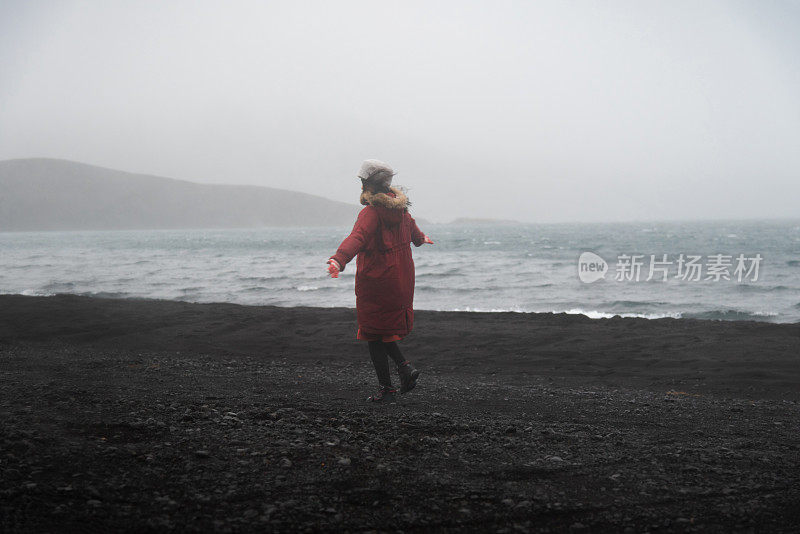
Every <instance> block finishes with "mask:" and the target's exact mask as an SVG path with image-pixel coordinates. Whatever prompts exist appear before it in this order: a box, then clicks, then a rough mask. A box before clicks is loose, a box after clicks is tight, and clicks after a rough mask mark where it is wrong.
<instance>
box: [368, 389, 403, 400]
mask: <svg viewBox="0 0 800 534" xmlns="http://www.w3.org/2000/svg"><path fill="white" fill-rule="evenodd" d="M396 393H397V390H396V389H395V388H393V387H391V386H388V387H387V386H381V389H380V390H379V391H378V392H377V393H376V394H375V395H370V396H369V397H367V400H368V401H369V402H394V401H395V400H396V399H395V394H396Z"/></svg>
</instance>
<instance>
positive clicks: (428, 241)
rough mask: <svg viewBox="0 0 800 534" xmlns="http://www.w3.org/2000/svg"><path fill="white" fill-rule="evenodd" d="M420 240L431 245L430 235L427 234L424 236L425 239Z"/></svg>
mask: <svg viewBox="0 0 800 534" xmlns="http://www.w3.org/2000/svg"><path fill="white" fill-rule="evenodd" d="M422 242H423V243H427V244H429V245H433V240H432V239H431V238H430V237H428V236H425V240H424V241H422Z"/></svg>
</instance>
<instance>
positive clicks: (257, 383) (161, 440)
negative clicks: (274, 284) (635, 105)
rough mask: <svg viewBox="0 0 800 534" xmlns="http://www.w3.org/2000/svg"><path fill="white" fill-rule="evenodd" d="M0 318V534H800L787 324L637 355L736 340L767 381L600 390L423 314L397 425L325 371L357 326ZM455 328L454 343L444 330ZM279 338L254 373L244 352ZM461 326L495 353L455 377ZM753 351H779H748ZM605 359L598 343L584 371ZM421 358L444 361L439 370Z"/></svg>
mask: <svg viewBox="0 0 800 534" xmlns="http://www.w3.org/2000/svg"><path fill="white" fill-rule="evenodd" d="M0 303H1V304H2V305H3V306H2V309H1V310H0V362H2V365H1V369H2V371H1V373H2V382H0V422H1V423H2V424H1V425H0V445H1V446H0V469H2V473H3V476H2V482H0V530H2V531H5V532H42V531H44V532H49V531H109V530H113V531H131V532H133V531H136V532H142V531H153V532H155V531H158V532H163V531H203V532H206V531H217V532H247V531H262V532H263V531H269V532H304V531H305V532H366V531H404V532H429V531H436V532H487V531H488V532H793V531H796V527H797V525H798V524H800V512H799V511H798V510H800V507H798V503H800V483H799V482H800V444H799V443H798V441H797V439H796V436H797V431H798V429H799V428H800V413H799V412H798V399H797V391H796V390H793V389H792V388H793V383H792V380H793V376H794V375H793V374H792V371H791V370H789V366H788V365H787V362H792V361H794V362H796V358H797V354H798V352H797V351H796V345H792V343H798V342H800V337H798V336H797V332H798V329H797V327H796V325H760V324H756V323H752V324H749V323H747V324H745V323H742V324H740V325H738V326H737V325H736V324H727V325H726V324H722V325H720V324H718V323H712V322H708V324H705V323H706V322H703V321H689V322H686V321H684V322H682V321H680V320H669V321H670V322H669V323H663V324H664V325H666V326H669V327H670V329H671V330H672V332H673V336H672V337H671V338H669V340H666V339H664V338H663V337H662V338H661V339H653V340H650V341H649V342H651V343H653V344H662V345H663V344H669V343H673V344H677V343H679V342H680V341H679V337H678V336H679V335H682V336H685V337H686V339H687V340H689V341H692V339H693V338H692V336H699V337H701V339H700V340H697V341H694V342H693V343H694V344H698V345H703V344H704V343H709V340H710V339H712V338H713V337H714V336H718V335H722V332H723V330H725V329H729V330H730V332H740V339H736V338H734V339H732V340H731V343H738V344H739V345H741V344H742V343H743V341H742V339H748V334H749V336H750V338H753V339H752V343H753V346H756V345H760V346H761V347H762V350H761V352H760V354H762V359H761V365H760V366H751V368H746V367H745V366H743V365H739V364H737V362H740V361H742V358H743V356H741V355H737V354H736V353H733V354H731V355H730V356H729V360H730V361H729V362H728V363H730V364H731V365H732V366H733V367H734V368H735V369H736V372H727V373H726V372H723V371H720V372H718V373H717V374H715V373H714V372H713V371H712V370H713V369H714V368H715V367H716V366H717V365H718V364H717V363H715V360H714V357H713V356H714V355H711V356H708V359H709V360H710V362H711V363H707V364H706V363H703V362H700V363H697V364H696V365H695V369H694V370H693V371H692V372H696V371H697V369H701V370H702V371H703V375H705V378H703V379H698V378H697V377H696V376H693V375H687V374H681V373H679V372H676V373H673V375H672V376H670V375H669V374H668V373H667V372H666V371H665V370H664V369H669V367H668V365H667V363H664V364H661V366H660V367H659V365H658V363H657V362H656V363H652V364H651V365H649V366H647V365H639V364H631V363H630V362H629V363H627V367H626V360H628V359H630V358H629V355H624V354H623V355H621V356H617V365H616V370H615V373H614V376H613V377H612V376H611V375H609V374H606V375H605V376H599V379H597V380H595V379H594V378H593V377H592V376H591V375H590V374H587V373H581V372H579V371H580V366H577V365H576V366H574V367H573V366H571V365H570V363H569V359H568V358H567V359H565V360H564V361H565V365H563V366H561V367H560V369H551V368H546V366H545V365H543V364H542V363H541V362H542V361H543V360H544V359H545V358H547V357H548V355H547V354H546V353H547V351H548V350H551V351H552V350H553V349H552V348H550V349H548V348H546V347H545V348H541V347H542V344H540V345H539V347H540V348H539V349H535V350H539V351H540V352H539V355H538V357H534V358H533V359H534V361H535V362H538V363H534V364H531V363H530V358H528V359H527V360H526V359H524V358H523V356H524V353H522V352H521V351H514V350H510V349H509V347H510V345H511V344H512V343H513V342H514V341H515V339H514V338H513V337H511V336H509V337H508V338H503V337H502V333H503V332H502V331H501V332H500V335H498V329H499V328H502V326H501V325H502V324H504V323H503V321H502V318H494V317H482V316H481V315H484V314H450V315H447V314H446V312H445V313H438V312H428V313H420V319H419V321H418V328H419V335H417V333H416V332H415V334H412V337H411V338H409V340H407V341H408V342H404V345H403V348H404V350H406V351H407V353H408V354H411V353H412V352H413V351H414V350H416V351H418V355H419V357H418V358H417V359H416V360H415V361H419V362H420V365H419V366H420V367H421V368H422V369H423V375H422V378H421V379H420V385H419V387H418V388H417V389H416V390H414V392H412V393H409V394H407V395H404V396H402V397H401V398H400V400H399V402H398V403H396V404H392V405H370V404H367V403H365V402H364V399H365V397H366V395H367V394H369V393H370V392H372V389H373V387H374V383H375V379H374V377H373V374H372V371H371V369H370V367H369V364H368V360H367V358H366V356H365V353H366V350H365V348H364V347H363V346H361V345H359V344H358V343H356V342H350V341H347V342H344V343H343V342H341V341H340V342H339V344H338V345H333V348H330V346H329V348H328V349H327V350H319V347H321V346H324V342H325V341H326V339H327V338H328V336H330V338H331V339H336V338H337V336H338V338H339V339H341V338H344V337H346V336H347V335H348V334H352V333H351V332H349V330H347V326H346V325H348V324H349V323H350V322H351V321H352V310H346V309H314V308H289V309H280V308H269V307H263V308H262V307H259V308H249V307H242V306H230V305H222V304H219V305H217V304H214V305H200V304H186V303H174V302H159V301H118V300H102V299H87V298H79V297H53V298H30V297H28V298H26V297H17V296H2V297H0ZM485 315H490V316H491V315H493V314H485ZM501 315H504V314H501ZM494 321H497V323H495V322H494ZM514 321H527V322H528V323H530V324H529V325H528V326H529V328H527V329H526V331H530V333H529V334H526V335H529V336H532V337H530V338H525V339H517V340H516V341H517V342H519V343H520V344H521V345H526V344H527V346H531V343H532V342H533V341H534V340H535V339H536V336H537V335H538V336H539V341H544V340H543V339H542V336H543V334H542V333H541V332H545V331H547V332H549V333H550V335H551V336H556V335H557V334H558V333H561V334H564V332H566V331H569V332H570V333H571V335H572V339H573V343H572V346H573V347H574V346H581V343H582V342H581V341H575V339H581V338H582V337H583V336H588V335H590V334H591V333H594V331H595V330H599V331H602V330H603V329H606V330H607V331H609V332H610V333H609V336H611V335H612V333H613V332H616V331H617V330H618V329H627V333H628V335H629V337H630V338H632V339H636V338H641V337H643V336H644V334H643V333H646V332H648V331H649V330H652V329H656V330H658V329H660V328H662V326H659V325H658V324H655V325H654V324H646V323H658V322H659V321H653V322H648V321H644V322H642V321H638V320H620V321H614V320H608V321H589V320H585V321H584V320H582V319H580V318H566V320H565V319H564V318H559V317H553V316H550V317H547V316H541V317H536V316H530V317H513V316H509V317H508V318H507V319H506V322H505V324H508V323H509V322H511V323H513V322H514ZM450 322H452V324H460V325H462V327H463V328H462V329H461V330H451V331H449V332H448V331H447V330H446V329H445V328H443V327H444V326H445V325H446V324H448V323H450ZM470 322H471V323H470ZM472 323H474V324H472ZM666 326H664V327H663V328H666ZM271 328H273V329H275V334H274V335H271V336H270V337H269V339H268V341H269V342H270V343H271V345H272V352H268V351H265V350H264V349H263V347H262V346H261V345H259V343H262V340H261V338H260V337H259V339H253V338H252V336H251V332H262V333H263V332H264V331H267V332H269V331H270V329H271ZM426 328H427V330H426ZM470 328H471V329H472V330H471V331H472V332H474V335H475V336H476V337H475V339H478V335H479V333H480V330H481V328H485V329H490V330H491V331H492V332H494V333H495V335H496V336H497V337H496V338H495V343H494V350H496V351H497V352H495V353H493V354H492V355H490V356H485V355H484V356H483V357H482V358H479V357H478V356H477V355H475V354H474V353H475V352H479V351H478V350H473V351H470V350H469V349H470V348H472V347H474V346H475V345H470V341H469V339H468V337H469V336H466V337H465V336H461V337H460V338H458V341H459V342H460V343H461V345H460V346H461V347H463V348H465V349H466V352H467V353H468V354H467V356H465V357H464V358H462V359H461V360H459V359H457V358H455V357H453V356H448V355H447V353H446V349H447V348H448V347H450V346H452V344H453V342H454V341H456V338H457V336H458V334H459V333H460V332H463V331H466V330H468V329H470ZM509 328H514V329H517V330H519V329H520V325H509ZM703 328H705V330H706V337H705V338H704V337H703V336H702V333H700V334H698V332H701V330H702V329H703ZM718 329H723V330H720V331H718ZM762 329H763V330H764V331H765V332H768V333H770V336H771V341H764V340H763V339H762V340H761V341H759V340H758V339H757V336H756V334H757V333H759V332H760V331H761V330H762ZM336 330H339V332H338V334H337V333H336ZM778 331H780V332H782V334H778V335H775V334H774V333H775V332H778ZM415 336H416V339H415V341H416V342H417V343H419V345H417V346H415V345H413V344H412V343H410V341H411V339H412V338H414V337H415ZM448 336H450V337H451V338H452V339H448ZM644 337H646V336H644ZM565 339H567V336H566V335H565V334H564V335H562V336H561V338H560V339H556V338H555V337H554V338H553V339H551V341H550V343H552V344H558V343H559V342H562V341H563V340H565ZM231 340H237V341H238V343H232V341H231ZM607 341H608V340H605V339H595V346H596V347H597V348H596V349H595V350H596V351H602V350H606V349H605V348H604V344H605V343H606V342H607ZM292 343H294V344H295V345H292ZM318 343H319V344H321V345H317V344H318ZM636 343H639V344H641V343H645V341H643V340H642V339H638V341H636ZM154 345H156V346H154ZM223 345H224V346H225V347H228V348H229V350H221V349H219V348H218V347H219V346H223ZM350 345H352V346H353V349H352V350H351V349H350V348H348V347H350ZM302 346H304V347H306V349H305V351H303V352H302V353H300V352H299V349H298V347H302ZM423 346H424V347H428V348H430V347H434V348H437V347H438V348H439V349H441V350H440V351H439V352H438V355H439V357H438V359H437V358H436V357H434V356H433V355H427V356H423V355H422V354H421V348H422V347H423ZM343 347H344V348H343ZM747 348H748V347H744V348H743V351H744V349H747ZM751 348H752V347H751ZM489 350H490V349H484V351H485V352H486V351H489ZM782 351H783V352H782ZM792 351H794V352H792ZM331 352H334V353H335V357H332V356H331V355H330V354H331ZM470 352H472V353H473V354H469V353H470ZM663 352H664V351H662V356H663ZM542 353H545V354H542ZM443 354H444V355H443ZM781 355H783V356H784V357H780V356H781ZM584 356H586V357H587V358H589V359H591V358H592V357H593V354H592V353H590V354H588V355H584ZM537 358H538V359H537ZM606 358H607V359H610V358H611V356H606ZM651 359H658V357H657V356H652V357H651ZM595 361H596V362H597V361H603V360H602V358H601V357H597V358H596V360H595ZM476 362H480V365H481V366H482V368H477V365H476ZM470 364H472V365H470ZM653 366H655V370H654V369H653ZM640 367H641V368H642V369H643V371H642V372H637V370H638V369H639V368H640ZM537 370H538V371H539V372H537ZM740 371H741V372H743V373H745V374H746V376H743V377H737V376H733V375H735V374H736V373H738V372H740ZM683 372H684V373H688V371H686V370H685V369H684V371H683ZM648 373H649V374H648ZM629 375H630V376H629ZM779 375H780V376H782V378H781V379H778V378H777V377H778V376H779ZM612 380H614V381H616V382H617V383H614V382H613V381H612ZM781 384H785V385H783V386H782V385H781ZM795 385H796V384H795ZM704 387H705V388H706V389H704ZM731 391H734V392H739V394H730V392H731ZM760 391H765V392H768V393H767V394H755V395H754V392H755V393H758V392H760Z"/></svg>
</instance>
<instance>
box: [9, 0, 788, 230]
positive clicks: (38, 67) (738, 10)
mask: <svg viewBox="0 0 800 534" xmlns="http://www.w3.org/2000/svg"><path fill="white" fill-rule="evenodd" d="M798 22H800V6H798V5H797V4H795V3H790V2H774V3H769V4H763V3H755V2H708V3H703V4H700V5H697V4H692V3H688V2H677V3H676V2H671V3H666V2H662V3H647V4H641V3H635V2H613V3H609V4H604V5H597V4H580V5H567V4H559V3H549V4H536V5H528V4H515V3H501V4H497V3H491V4H489V3H470V4H462V3H455V2H448V3H441V4H436V5H434V6H430V5H427V4H422V3H403V4H386V5H383V6H381V9H380V10H378V9H377V8H376V7H375V6H374V5H373V4H369V3H357V2H348V3H337V4H336V5H329V4H325V3H317V2H312V3H304V4H302V5H262V4H259V3H255V2H237V3H233V4H226V5H225V6H224V7H221V6H219V5H218V4H214V3H210V2H175V3H170V4H169V5H163V4H160V3H147V2H144V3H136V4H114V5H106V4H100V3H97V4H87V3H81V2H61V3H58V4H43V3H30V2H14V1H12V2H5V3H3V5H2V7H0V30H2V31H0V35H2V37H0V64H1V65H2V66H3V71H2V74H0V160H8V159H24V158H34V157H36V158H42V157H43V158H54V159H64V160H69V161H77V162H82V163H86V164H89V165H96V166H100V167H105V168H109V169H116V170H121V171H125V172H129V173H136V174H145V175H152V176H163V177H169V178H173V179H180V180H187V181H191V182H198V183H205V184H212V183H215V184H225V185H233V184H239V185H257V186H264V187H270V188H276V189H284V190H288V191H298V192H303V193H308V194H313V195H318V196H322V197H325V198H328V199H330V200H334V201H338V202H345V203H348V204H357V203H358V193H359V186H360V184H359V183H358V180H357V179H356V177H355V174H356V171H357V170H358V167H359V165H360V163H361V161H362V160H363V159H367V158H378V159H381V160H384V161H386V162H388V163H389V164H391V165H392V166H393V167H394V168H395V169H396V170H397V172H398V174H397V176H396V177H395V184H397V185H402V186H405V187H407V188H408V189H409V198H410V199H411V200H412V202H413V204H414V211H415V216H417V217H420V218H423V219H426V220H428V221H431V222H447V221H450V220H453V219H456V218H491V219H510V220H516V221H520V222H526V223H562V222H625V221H642V222H646V221H653V222H655V221H679V220H743V219H745V220H751V219H787V218H788V219H794V218H798V217H800V211H798V210H797V208H796V198H798V197H799V196H800V180H799V179H798V178H800V150H798V147H800V99H798V98H797V96H796V95H797V94H800V58H798V56H797V54H796V50H798V49H800V46H799V45H800V37H798V35H797V32H796V31H795V29H796V28H797V27H798Z"/></svg>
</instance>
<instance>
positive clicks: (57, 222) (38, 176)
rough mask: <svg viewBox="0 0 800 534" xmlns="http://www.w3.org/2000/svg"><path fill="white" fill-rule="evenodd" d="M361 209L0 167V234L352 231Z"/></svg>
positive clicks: (149, 179) (89, 170) (107, 172)
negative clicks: (267, 228) (239, 229)
mask: <svg viewBox="0 0 800 534" xmlns="http://www.w3.org/2000/svg"><path fill="white" fill-rule="evenodd" d="M360 209H361V206H359V205H356V204H352V205H351V204H346V203H344V202H337V201H333V200H329V199H326V198H323V197H318V196H315V195H309V194H306V193H298V192H295V191H286V190H283V189H272V188H269V187H259V186H249V185H212V184H198V183H194V182H187V181H183V180H174V179H172V178H161V177H158V176H148V175H143V174H131V173H127V172H122V171H117V170H113V169H106V168H102V167H95V166H93V165H85V164H83V163H76V162H72V161H65V160H57V159H14V160H6V161H0V231H11V230H17V231H19V230H122V229H168V228H237V227H261V226H323V225H324V226H331V225H352V224H353V222H354V221H355V217H356V215H357V214H358V212H359V210H360Z"/></svg>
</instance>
